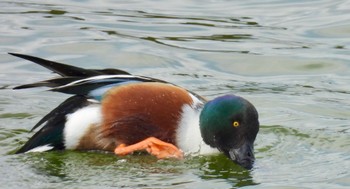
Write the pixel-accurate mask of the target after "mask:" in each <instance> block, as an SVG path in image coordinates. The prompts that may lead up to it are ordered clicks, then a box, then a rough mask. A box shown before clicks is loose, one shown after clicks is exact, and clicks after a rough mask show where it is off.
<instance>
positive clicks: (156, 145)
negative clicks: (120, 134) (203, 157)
mask: <svg viewBox="0 0 350 189" xmlns="http://www.w3.org/2000/svg"><path fill="white" fill-rule="evenodd" d="M140 150H146V151H147V152H148V153H150V154H151V155H153V156H156V157H157V158H158V159H167V158H176V159H182V158H183V152H182V151H181V150H180V149H178V148H177V147H176V146H174V145H173V144H170V143H167V142H164V141H161V140H159V139H157V138H154V137H149V138H147V139H145V140H143V141H141V142H139V143H136V144H133V145H129V146H126V145H125V144H120V145H119V146H118V147H117V148H115V150H114V153H115V154H117V155H121V156H123V155H128V154H131V153H133V152H135V151H140Z"/></svg>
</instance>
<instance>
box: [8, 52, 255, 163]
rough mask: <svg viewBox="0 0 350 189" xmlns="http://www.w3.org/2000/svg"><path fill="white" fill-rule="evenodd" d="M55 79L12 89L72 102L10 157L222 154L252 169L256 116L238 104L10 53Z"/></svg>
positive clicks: (232, 98) (115, 72)
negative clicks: (72, 152)
mask: <svg viewBox="0 0 350 189" xmlns="http://www.w3.org/2000/svg"><path fill="white" fill-rule="evenodd" d="M9 54H10V55H13V56H16V57H18V58H22V59H25V60H27V61H30V62H33V63H36V64H37V65H40V66H42V67H45V68H47V69H49V70H51V71H52V72H54V73H56V74H58V75H59V77H55V78H52V79H48V80H44V81H39V82H35V83H30V84H23V85H19V86H16V87H14V88H13V89H14V90H18V89H27V88H35V87H48V88H49V89H48V90H49V91H54V92H60V93H65V94H70V95H71V96H70V97H69V98H68V99H66V100H65V101H64V102H62V103H61V104H60V105H58V106H57V107H56V108H54V109H53V110H52V111H50V112H49V113H48V114H47V115H45V116H44V117H43V118H42V119H40V120H39V122H38V123H37V124H36V125H34V127H33V128H32V129H31V131H34V130H38V131H37V132H35V134H34V135H33V136H32V137H31V138H29V140H28V141H27V142H26V143H25V144H24V145H23V146H22V147H20V148H19V149H18V150H17V151H16V154H20V153H29V152H44V151H52V150H84V151H85V150H86V151H106V152H111V153H113V154H115V155H117V156H126V155H131V154H133V153H134V152H138V151H144V152H145V153H149V154H150V155H152V156H154V157H156V158H158V159H169V158H174V159H183V158H184V156H185V155H188V154H199V155H207V154H213V153H223V154H224V155H225V156H226V157H227V158H229V159H230V160H231V161H232V162H233V163H236V164H238V165H240V166H242V167H244V168H246V169H251V168H252V167H253V165H254V162H255V156H254V141H255V139H256V136H257V134H258V131H259V118H258V112H257V110H256V108H255V107H254V105H253V104H252V103H250V102H249V101H248V100H246V99H245V98H243V97H240V96H237V95H235V94H225V95H222V96H218V97H216V98H214V99H212V100H206V98H204V97H202V96H200V95H198V94H196V93H194V92H192V91H190V90H187V89H184V88H182V87H180V86H177V85H175V84H173V83H170V82H167V81H163V80H160V79H156V78H152V77H146V76H138V75H132V74H130V73H129V72H126V71H124V70H120V69H84V68H80V67H75V66H71V65H67V64H63V63H59V62H54V61H50V60H46V59H42V58H39V57H35V56H30V55H25V54H19V53H9Z"/></svg>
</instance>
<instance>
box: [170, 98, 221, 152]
mask: <svg viewBox="0 0 350 189" xmlns="http://www.w3.org/2000/svg"><path fill="white" fill-rule="evenodd" d="M191 97H192V99H193V102H194V103H193V104H192V105H185V106H184V107H183V108H182V117H181V119H180V122H179V128H178V130H177V138H176V142H177V146H178V147H179V148H180V149H181V150H182V151H183V152H184V153H185V154H210V153H217V152H218V150H217V149H215V148H211V147H210V146H208V145H207V144H205V143H204V141H203V139H202V136H201V133H200V129H199V115H200V112H201V110H198V109H196V108H194V107H196V106H198V105H199V104H200V103H201V102H200V101H199V100H198V99H197V98H196V97H194V96H192V95H191Z"/></svg>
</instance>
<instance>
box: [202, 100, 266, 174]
mask: <svg viewBox="0 0 350 189" xmlns="http://www.w3.org/2000/svg"><path fill="white" fill-rule="evenodd" d="M199 121H200V130H201V134H202V138H203V140H204V142H205V143H206V144H208V145H210V146H211V147H214V148H217V149H219V150H220V151H221V152H223V153H224V154H225V155H226V156H227V157H229V158H230V159H231V160H232V161H234V162H236V163H238V164H240V165H241V166H243V167H245V168H248V169H250V168H252V166H253V163H254V161H255V157H254V140H255V138H256V135H257V134H258V131H259V120H258V112H257V111H256V109H255V107H254V106H253V105H252V104H251V103H250V102H248V101H247V100H245V99H244V98H242V97H239V96H235V95H225V96H221V97H217V98H215V99H213V100H211V101H209V102H208V103H206V104H205V106H204V108H203V110H202V112H201V115H200V119H199Z"/></svg>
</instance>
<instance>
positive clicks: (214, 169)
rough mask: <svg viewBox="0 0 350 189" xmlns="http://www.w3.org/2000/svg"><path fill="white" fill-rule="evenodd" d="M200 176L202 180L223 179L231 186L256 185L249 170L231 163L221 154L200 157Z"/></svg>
mask: <svg viewBox="0 0 350 189" xmlns="http://www.w3.org/2000/svg"><path fill="white" fill-rule="evenodd" d="M199 162H200V168H199V169H200V170H201V172H200V175H199V176H200V177H201V178H202V179H204V180H217V179H218V180H224V181H225V182H227V183H229V184H230V185H232V186H233V187H243V186H250V185H257V184H258V183H255V182H254V180H253V177H252V175H251V170H246V169H244V168H242V167H241V166H239V165H237V164H235V163H233V162H232V161H230V160H229V159H228V158H227V157H225V156H223V155H216V156H207V157H201V159H199Z"/></svg>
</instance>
